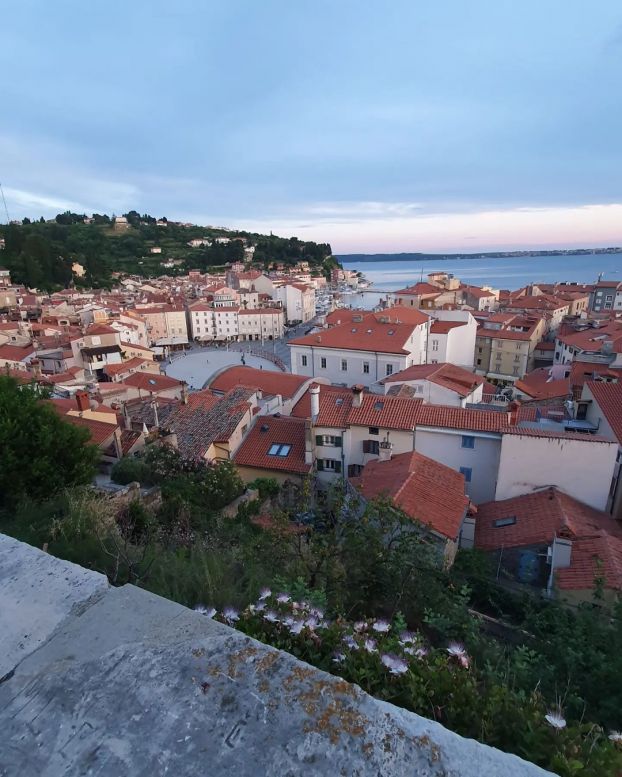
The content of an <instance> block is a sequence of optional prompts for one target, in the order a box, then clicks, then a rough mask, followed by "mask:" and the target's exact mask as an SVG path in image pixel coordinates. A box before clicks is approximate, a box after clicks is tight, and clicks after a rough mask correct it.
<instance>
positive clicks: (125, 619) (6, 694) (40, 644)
mask: <svg viewBox="0 0 622 777" xmlns="http://www.w3.org/2000/svg"><path fill="white" fill-rule="evenodd" d="M0 613H2V629H1V630H0V681H1V682H0V753H2V761H1V767H0V768H1V769H2V775H3V777H58V775H61V774H62V775H64V777H78V776H79V775H85V774H97V775H99V777H120V775H128V776H129V775H132V777H148V776H149V775H153V776H154V777H155V776H156V775H163V774H170V775H175V777H196V776H197V775H203V774H209V775H210V777H225V775H227V777H228V775H231V774H236V775H239V777H261V775H297V776H299V777H312V776H313V777H319V775H337V774H348V775H354V774H360V775H371V774H374V775H391V777H412V775H422V776H423V775H426V777H441V776H443V777H450V775H451V776H452V777H454V776H455V777H457V775H460V777H500V775H512V777H543V776H544V775H546V774H549V773H548V772H545V771H543V770H542V769H540V768H538V767H537V766H534V765H533V764H529V763H526V762H525V761H522V760H521V759H520V758H517V757H516V756H513V755H508V754H505V753H502V752H500V751H498V750H495V749H493V748H490V747H487V746H485V745H481V744H479V743H477V742H475V741H474V740H472V739H463V738H462V737H459V736H458V735H457V734H454V733H452V732H451V731H448V730H447V729H445V728H443V727H442V726H440V725H439V724H438V723H433V722H432V721H430V720H426V719H425V718H422V717H420V716H418V715H414V714H412V713H410V712H407V711H406V710H404V709H400V708H398V707H394V706H393V705H391V704H389V703H387V702H383V701H379V700H377V699H374V698H372V697H371V696H369V695H367V694H366V693H363V691H361V690H360V688H358V687H357V686H355V685H350V684H349V683H346V682H344V681H343V680H341V679H340V678H339V677H335V676H332V675H328V674H326V673H324V672H320V671H318V670H317V669H315V668H314V667H311V666H309V665H308V664H304V663H302V662H301V661H298V660H297V659H296V658H294V657H293V656H291V655H289V654H287V653H283V652H281V651H278V650H275V649H274V648H271V647H268V646H267V645H263V644H261V643H260V642H256V641H255V640H252V639H250V638H249V637H246V636H245V635H244V634H242V633H241V632H238V631H235V630H234V629H231V628H228V627H227V626H223V625H221V624H219V623H216V622H215V621H212V620H210V619H208V618H206V617H205V616H204V615H201V614H199V613H197V612H193V611H191V610H188V609H186V608H185V607H182V606H181V605H178V604H175V603H174V602H170V601H167V600H166V599H162V598H160V597H159V596H154V595H153V594H150V593H147V592H146V591H143V590H141V589H139V588H135V587H134V586H129V585H128V586H123V587H122V588H109V587H108V585H107V582H106V580H105V578H103V577H102V576H101V575H98V574H96V573H94V572H89V571H87V570H85V569H82V568H80V567H78V566H76V565H74V564H69V563H66V562H62V561H59V560H58V559H55V558H53V557H51V556H49V555H48V554H46V553H42V552H41V551H38V550H36V549H35V548H32V547H30V546H28V545H24V544H22V543H19V542H16V541H15V540H12V539H10V538H8V537H4V536H3V535H0Z"/></svg>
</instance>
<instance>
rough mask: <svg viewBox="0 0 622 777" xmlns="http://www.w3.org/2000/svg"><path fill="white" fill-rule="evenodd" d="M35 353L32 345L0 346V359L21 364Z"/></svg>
mask: <svg viewBox="0 0 622 777" xmlns="http://www.w3.org/2000/svg"><path fill="white" fill-rule="evenodd" d="M34 352H35V349H34V347H33V346H32V345H24V346H22V345H6V344H5V345H0V359H6V360H7V361H13V362H20V361H22V359H26V358H27V357H28V356H31V355H32V354H33V353H34Z"/></svg>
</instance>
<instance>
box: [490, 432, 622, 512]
mask: <svg viewBox="0 0 622 777" xmlns="http://www.w3.org/2000/svg"><path fill="white" fill-rule="evenodd" d="M617 450H618V445H617V443H614V442H594V441H593V440H591V439H590V437H589V436H587V435H586V437H585V439H584V440H583V439H577V438H574V439H570V438H561V437H533V436H527V435H521V434H504V435H503V440H502V443H501V457H500V460H499V474H498V478H497V488H496V492H495V495H494V499H496V500H500V499H510V498H511V497H513V496H519V495H520V494H527V493H529V492H531V491H533V490H534V488H539V487H542V486H556V487H557V488H559V489H560V490H561V491H564V492H565V493H567V494H569V495H570V496H573V497H574V498H575V499H579V500H580V501H581V502H585V503H586V504H588V505H591V506H592V507H594V508H596V509H597V510H605V509H606V507H607V499H608V496H609V488H610V486H611V478H612V476H613V471H614V467H615V463H616V455H617ZM588 462H589V464H588Z"/></svg>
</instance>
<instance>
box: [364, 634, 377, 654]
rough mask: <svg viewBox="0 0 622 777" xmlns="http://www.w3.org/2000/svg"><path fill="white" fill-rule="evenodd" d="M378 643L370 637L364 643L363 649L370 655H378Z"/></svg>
mask: <svg viewBox="0 0 622 777" xmlns="http://www.w3.org/2000/svg"><path fill="white" fill-rule="evenodd" d="M377 644H378V643H377V642H376V640H375V639H372V638H371V637H368V638H367V639H366V640H365V642H363V647H364V648H365V650H366V651H367V652H368V653H377V652H378V650H377V648H376V645H377Z"/></svg>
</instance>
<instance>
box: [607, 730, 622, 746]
mask: <svg viewBox="0 0 622 777" xmlns="http://www.w3.org/2000/svg"><path fill="white" fill-rule="evenodd" d="M609 739H610V740H611V741H612V742H614V743H615V744H616V745H620V744H622V732H621V731H612V732H610V734H609Z"/></svg>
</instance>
